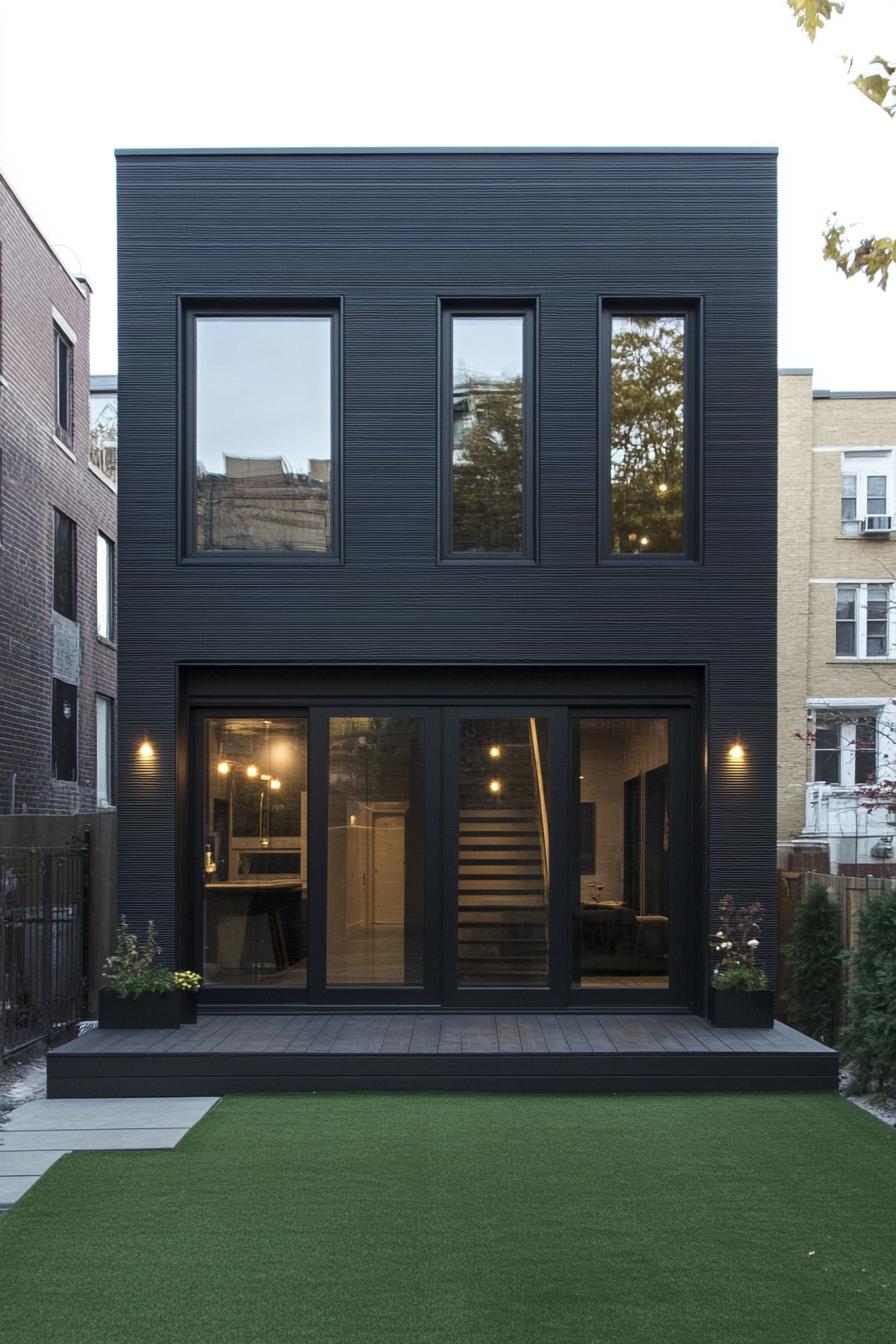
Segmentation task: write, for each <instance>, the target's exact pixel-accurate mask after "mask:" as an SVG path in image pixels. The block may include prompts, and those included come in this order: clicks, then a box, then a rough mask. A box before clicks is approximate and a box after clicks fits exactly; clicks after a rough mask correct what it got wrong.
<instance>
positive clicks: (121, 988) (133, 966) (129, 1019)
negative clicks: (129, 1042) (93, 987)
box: [99, 916, 202, 1028]
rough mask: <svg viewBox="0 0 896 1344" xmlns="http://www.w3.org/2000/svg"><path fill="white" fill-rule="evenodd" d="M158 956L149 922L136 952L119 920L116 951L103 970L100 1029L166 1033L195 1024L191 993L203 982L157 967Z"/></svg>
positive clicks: (124, 923)
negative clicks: (161, 1028) (184, 1024)
mask: <svg viewBox="0 0 896 1344" xmlns="http://www.w3.org/2000/svg"><path fill="white" fill-rule="evenodd" d="M161 951H162V949H161V948H160V947H159V943H158V939H157V938H156V926H155V924H154V923H153V922H152V920H150V922H149V923H148V924H147V926H146V941H145V942H144V943H143V944H142V946H141V944H140V942H139V940H138V938H137V935H136V934H135V933H131V931H130V929H129V928H128V923H127V920H126V919H125V918H124V916H122V918H121V919H120V920H119V923H118V932H117V935H116V939H115V949H114V951H113V953H112V955H111V956H110V957H107V958H106V961H105V962H104V964H103V980H104V982H105V983H104V986H103V988H102V989H101V990H100V996H99V998H100V1004H99V1006H100V1026H101V1027H106V1026H108V1027H128V1028H130V1027H155V1026H166V1027H168V1026H179V1025H180V1023H181V1022H195V1021H196V991H197V990H198V989H199V986H200V985H201V984H202V976H201V975H197V974H196V972H195V971H172V970H170V969H169V967H167V966H160V965H159V964H158V959H159V956H160V955H161Z"/></svg>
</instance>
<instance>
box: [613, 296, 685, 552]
mask: <svg viewBox="0 0 896 1344" xmlns="http://www.w3.org/2000/svg"><path fill="white" fill-rule="evenodd" d="M602 322H603V331H602V343H601V348H602V352H603V353H602V366H603V367H602V369H601V400H602V403H603V406H604V412H603V424H602V433H601V438H602V441H603V452H602V458H603V463H604V469H603V471H602V473H601V490H600V495H601V497H602V501H603V516H602V530H603V534H604V538H605V540H604V544H603V546H602V550H603V553H604V555H605V556H607V557H610V556H620V557H622V556H693V555H694V553H695V551H696V513H697V500H696V482H697V467H696V451H697V426H698V405H697V401H698V398H697V360H696V357H695V356H696V326H697V310H696V308H694V307H693V306H691V305H684V306H682V305H672V306H669V305H666V304H657V305H653V304H641V303H638V304H618V305H617V304H609V305H605V306H604V307H603V317H602ZM608 487H609V488H608Z"/></svg>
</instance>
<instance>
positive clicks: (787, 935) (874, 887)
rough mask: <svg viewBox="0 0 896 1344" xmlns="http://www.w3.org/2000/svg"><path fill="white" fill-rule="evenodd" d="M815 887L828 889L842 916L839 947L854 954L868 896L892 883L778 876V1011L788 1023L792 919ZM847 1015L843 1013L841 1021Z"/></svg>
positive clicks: (807, 875)
mask: <svg viewBox="0 0 896 1344" xmlns="http://www.w3.org/2000/svg"><path fill="white" fill-rule="evenodd" d="M816 884H818V885H820V886H823V887H825V888H826V890H827V893H828V895H829V897H830V899H831V901H833V902H834V904H835V905H836V906H837V908H838V910H839V913H840V946H841V947H842V949H843V951H844V952H855V950H856V948H857V946H858V939H859V911H860V910H861V909H862V907H863V906H864V905H865V902H866V901H867V900H868V899H869V897H872V896H876V895H877V894H878V893H879V892H881V891H890V890H891V889H892V887H893V885H894V884H893V881H892V879H890V878H887V877H853V876H851V875H850V876H846V875H840V874H835V873H797V874H794V875H792V876H791V875H789V874H785V873H783V872H779V873H778V990H777V1005H776V1011H777V1012H778V1015H779V1016H780V1017H783V1018H784V1020H785V1021H786V1020H787V992H788V989H789V987H790V964H789V958H788V955H787V945H788V944H789V942H790V940H791V938H792V936H793V919H794V915H795V914H796V909H797V906H798V905H799V904H800V902H801V901H802V900H803V898H804V896H805V895H806V892H807V891H808V890H809V888H810V887H814V886H815V885H816ZM847 973H848V966H847V964H846V963H844V971H843V993H844V999H845V995H846V986H847ZM843 1016H844V1013H843V1011H842V1010H841V1019H842V1018H843Z"/></svg>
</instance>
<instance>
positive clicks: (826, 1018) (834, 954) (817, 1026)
mask: <svg viewBox="0 0 896 1344" xmlns="http://www.w3.org/2000/svg"><path fill="white" fill-rule="evenodd" d="M787 950H788V955H789V960H790V986H789V988H788V991H787V1010H788V1012H787V1017H788V1021H789V1022H790V1025H791V1026H793V1027H796V1028H797V1030H798V1031H804V1032H805V1033H806V1035H807V1036H814V1037H815V1039H816V1040H817V1041H823V1042H824V1044H825V1045H833V1043H834V1039H835V1037H836V1034H837V1027H838V1024H839V1022H840V1015H841V1000H842V997H843V951H842V949H841V947H840V912H839V910H838V908H837V906H836V905H835V904H834V903H833V901H832V900H831V899H830V897H829V896H828V892H827V888H826V887H825V886H824V885H823V884H822V883H820V882H816V883H814V884H813V885H812V886H811V887H810V888H809V890H808V892H807V893H806V896H805V899H804V900H803V901H801V902H800V904H799V905H798V906H797V910H796V914H795V915H794V919H793V936H792V938H791V941H790V944H789V946H788V949H787Z"/></svg>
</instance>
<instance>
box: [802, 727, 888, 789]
mask: <svg viewBox="0 0 896 1344" xmlns="http://www.w3.org/2000/svg"><path fill="white" fill-rule="evenodd" d="M813 756H814V761H813V771H812V778H813V780H814V781H815V782H816V783H820V784H839V785H842V786H846V787H849V786H851V785H856V784H873V783H874V781H875V780H876V778H877V715H876V714H859V713H856V714H852V713H850V711H849V710H842V711H839V712H838V711H836V710H818V711H817V712H816V715H815V746H814V752H813Z"/></svg>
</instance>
